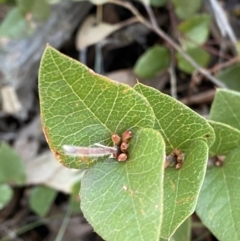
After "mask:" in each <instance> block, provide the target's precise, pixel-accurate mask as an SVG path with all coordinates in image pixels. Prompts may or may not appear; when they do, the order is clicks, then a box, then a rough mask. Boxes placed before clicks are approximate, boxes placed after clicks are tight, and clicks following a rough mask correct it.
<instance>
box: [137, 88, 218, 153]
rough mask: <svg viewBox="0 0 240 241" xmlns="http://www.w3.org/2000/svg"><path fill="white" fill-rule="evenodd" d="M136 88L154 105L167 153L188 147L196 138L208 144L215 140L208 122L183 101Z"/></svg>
mask: <svg viewBox="0 0 240 241" xmlns="http://www.w3.org/2000/svg"><path fill="white" fill-rule="evenodd" d="M134 89H135V90H136V91H138V92H139V93H140V94H142V95H143V96H144V97H145V98H146V99H147V100H148V102H149V104H150V105H151V106H152V108H153V111H154V114H155V117H156V121H155V126H154V129H156V130H158V131H159V132H160V133H161V134H162V136H163V138H164V140H165V143H166V149H167V153H170V152H172V151H173V149H175V148H177V149H181V150H184V149H188V148H189V145H190V144H191V143H192V142H193V141H195V140H203V141H206V142H207V143H208V146H211V144H212V143H213V141H214V131H213V129H212V128H211V126H210V125H209V124H208V122H207V121H206V120H205V119H204V118H203V117H201V116H200V115H198V114H197V113H195V112H194V111H192V110H191V109H190V108H188V107H187V106H185V105H183V104H182V103H181V102H179V101H177V100H175V99H174V98H172V97H170V96H168V95H165V94H163V93H161V92H159V91H158V90H156V89H154V88H151V87H148V86H145V85H142V84H136V85H135V87H134Z"/></svg>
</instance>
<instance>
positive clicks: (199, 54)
mask: <svg viewBox="0 0 240 241" xmlns="http://www.w3.org/2000/svg"><path fill="white" fill-rule="evenodd" d="M186 53H187V54H188V55H189V56H191V57H192V58H193V59H194V60H195V61H196V62H197V63H198V64H199V65H200V66H201V67H206V66H207V65H208V63H209V61H210V55H209V53H208V52H207V51H205V50H204V49H201V48H200V47H196V48H191V49H187V50H186ZM177 60H178V67H179V69H181V70H182V71H184V72H186V73H188V74H192V73H193V72H194V71H195V68H194V67H193V66H192V65H191V64H190V63H189V62H188V61H187V60H186V59H185V58H184V57H183V56H182V55H181V54H180V53H179V52H178V53H177Z"/></svg>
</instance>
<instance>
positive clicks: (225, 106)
mask: <svg viewBox="0 0 240 241" xmlns="http://www.w3.org/2000/svg"><path fill="white" fill-rule="evenodd" d="M239 110H240V93H239V92H236V91H231V90H223V89H218V90H217V91H216V95H215V97H214V101H213V104H212V107H211V111H210V119H211V120H213V121H218V122H222V123H225V124H228V125H230V126H232V127H235V128H237V129H240V111H239Z"/></svg>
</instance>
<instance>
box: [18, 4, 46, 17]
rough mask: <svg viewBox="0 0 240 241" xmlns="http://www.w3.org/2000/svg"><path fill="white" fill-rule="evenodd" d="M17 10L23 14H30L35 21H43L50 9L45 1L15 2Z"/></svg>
mask: <svg viewBox="0 0 240 241" xmlns="http://www.w3.org/2000/svg"><path fill="white" fill-rule="evenodd" d="M17 5H18V8H19V10H20V11H21V12H22V13H23V14H24V15H25V14H32V16H33V18H35V19H36V20H45V19H47V17H48V16H49V13H50V9H49V5H48V3H47V1H46V0H17Z"/></svg>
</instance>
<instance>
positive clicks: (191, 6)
mask: <svg viewBox="0 0 240 241" xmlns="http://www.w3.org/2000/svg"><path fill="white" fill-rule="evenodd" d="M171 1H172V3H173V5H174V7H175V11H176V14H177V16H178V17H179V18H182V19H186V18H189V17H191V16H193V15H194V14H195V13H196V12H197V10H198V9H199V8H200V6H201V4H202V0H194V1H188V0H171Z"/></svg>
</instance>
